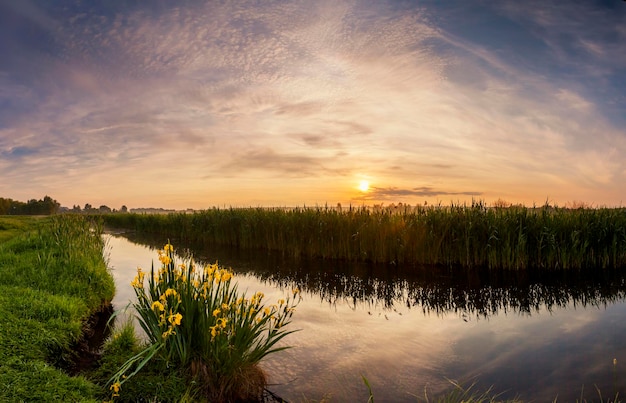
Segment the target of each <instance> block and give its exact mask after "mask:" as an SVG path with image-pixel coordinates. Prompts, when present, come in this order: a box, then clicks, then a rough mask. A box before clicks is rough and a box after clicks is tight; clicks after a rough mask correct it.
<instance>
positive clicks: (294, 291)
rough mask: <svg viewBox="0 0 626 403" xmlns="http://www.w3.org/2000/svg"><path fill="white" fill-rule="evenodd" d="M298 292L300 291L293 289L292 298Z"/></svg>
mask: <svg viewBox="0 0 626 403" xmlns="http://www.w3.org/2000/svg"><path fill="white" fill-rule="evenodd" d="M299 292H300V290H299V289H297V288H294V289H293V295H294V296H295V295H296V294H298V293H299Z"/></svg>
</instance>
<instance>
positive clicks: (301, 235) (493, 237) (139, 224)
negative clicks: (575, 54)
mask: <svg viewBox="0 0 626 403" xmlns="http://www.w3.org/2000/svg"><path fill="white" fill-rule="evenodd" d="M103 218H104V220H105V223H106V225H109V226H112V227H119V228H126V229H132V230H136V231H138V232H141V233H150V234H152V235H160V236H162V237H163V238H164V239H165V238H172V239H177V240H182V241H192V242H204V243H207V244H220V245H229V246H236V247H238V248H246V249H268V250H277V251H282V253H285V254H289V255H293V256H297V257H299V256H305V257H320V258H327V259H346V260H352V261H372V262H382V263H395V264H398V265H406V266H410V265H440V266H446V267H466V268H472V267H484V268H489V269H496V270H498V269H505V270H524V269H529V268H539V269H550V270H552V269H583V268H593V269H611V268H623V267H626V209H624V208H619V209H618V208H613V209H611V208H598V209H593V208H579V209H566V208H558V207H553V206H543V207H539V208H527V207H506V208H504V207H488V206H486V205H485V204H483V203H480V202H479V203H473V204H472V205H451V206H432V207H431V206H428V207H425V206H419V207H414V208H406V207H402V208H400V209H398V208H384V209H369V208H349V209H345V208H344V209H343V211H339V210H338V209H333V208H295V209H280V208H270V209H265V208H231V209H218V208H214V209H210V210H205V211H202V212H196V213H193V214H185V213H173V214H162V215H157V214H153V215H149V214H109V215H104V216H103Z"/></svg>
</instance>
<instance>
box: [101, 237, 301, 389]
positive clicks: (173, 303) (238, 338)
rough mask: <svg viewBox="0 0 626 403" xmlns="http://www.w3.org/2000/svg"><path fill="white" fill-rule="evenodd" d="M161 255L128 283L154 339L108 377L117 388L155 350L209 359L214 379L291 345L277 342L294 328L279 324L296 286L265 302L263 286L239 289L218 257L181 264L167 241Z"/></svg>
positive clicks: (184, 361) (289, 310) (184, 359)
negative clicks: (255, 289) (274, 301)
mask: <svg viewBox="0 0 626 403" xmlns="http://www.w3.org/2000/svg"><path fill="white" fill-rule="evenodd" d="M158 255H159V262H160V267H159V268H158V269H157V270H155V268H154V267H153V268H152V270H151V274H150V276H146V275H145V273H144V272H143V270H142V269H141V268H137V275H136V277H135V279H134V280H133V281H132V283H131V284H132V286H133V289H134V290H135V294H136V296H137V303H135V304H134V308H135V310H136V311H137V314H138V320H139V323H140V325H141V327H142V328H143V329H144V331H145V332H146V334H147V335H148V338H149V339H150V342H151V345H150V346H149V347H147V348H146V350H144V352H142V353H140V354H138V355H137V356H135V357H133V358H132V359H130V360H129V361H128V362H127V363H126V364H125V365H124V366H123V367H122V368H121V369H120V371H118V373H117V374H116V376H114V377H113V378H112V379H111V382H112V386H111V388H112V389H111V390H112V391H113V392H114V396H115V395H118V394H119V390H120V388H121V385H122V384H123V382H124V381H125V378H124V377H123V376H124V374H125V373H126V372H127V371H129V370H130V369H131V368H133V366H134V365H136V366H137V367H139V368H138V369H136V370H135V372H133V374H134V373H136V372H137V371H138V370H139V369H141V366H142V365H145V363H146V362H147V361H148V360H149V359H150V358H152V357H153V356H155V355H156V354H163V358H165V359H166V360H167V361H168V362H169V363H173V364H175V365H179V366H181V367H189V366H191V365H192V363H193V364H194V365H196V366H197V365H198V363H201V365H203V366H206V367H208V370H207V371H206V373H209V374H213V375H214V376H215V379H213V380H212V381H215V382H226V383H227V384H229V381H225V379H226V380H227V379H228V378H229V377H233V376H238V375H237V374H240V373H241V368H244V367H245V366H250V365H256V364H257V363H258V362H259V361H260V360H261V359H262V358H263V357H265V356H266V355H267V354H270V353H272V352H275V351H280V350H283V349H285V348H287V347H277V346H276V343H277V342H278V341H280V340H281V339H282V338H283V337H285V336H286V335H287V334H290V333H292V332H293V331H284V330H283V329H282V328H283V327H284V326H285V325H287V324H289V323H290V321H291V317H292V315H293V313H294V311H295V307H296V305H297V303H298V302H299V299H300V296H299V291H298V290H293V293H292V295H290V296H288V297H287V298H286V299H285V298H281V299H279V300H278V301H277V304H274V305H271V306H265V305H264V303H263V298H264V297H265V296H264V294H263V293H262V292H257V293H255V294H253V295H252V296H251V297H249V298H247V297H246V296H245V294H240V293H239V292H238V290H237V284H233V283H232V279H233V274H232V272H231V271H230V270H227V269H225V268H222V267H220V266H219V265H218V264H217V263H215V264H208V265H206V266H204V268H203V269H202V270H197V269H196V265H195V263H194V262H193V261H189V262H188V263H187V264H178V265H177V264H176V262H175V255H174V248H173V246H172V245H171V244H169V243H168V244H166V245H165V246H164V247H163V249H162V250H159V251H158ZM146 278H147V279H148V282H147V287H146V284H144V283H145V279H146ZM131 375H132V374H131ZM120 379H122V381H121V382H120ZM216 387H217V386H216Z"/></svg>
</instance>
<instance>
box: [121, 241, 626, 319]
mask: <svg viewBox="0 0 626 403" xmlns="http://www.w3.org/2000/svg"><path fill="white" fill-rule="evenodd" d="M126 236H127V237H128V238H129V239H130V240H131V241H133V242H135V243H138V244H143V245H146V246H148V247H150V248H161V247H162V246H163V245H161V243H162V242H160V241H158V240H155V239H150V238H146V237H139V236H137V235H136V234H128V235H126ZM173 242H175V241H173ZM177 247H178V248H179V250H181V251H186V253H187V254H189V255H193V256H194V258H195V259H197V260H199V261H204V262H214V261H216V260H219V261H220V263H221V264H224V265H226V266H230V267H232V268H233V270H234V271H235V272H237V273H240V274H250V275H253V276H255V277H256V278H258V279H260V280H261V281H264V282H267V283H269V284H271V285H273V286H276V287H280V288H287V289H291V288H294V287H297V288H299V289H300V290H302V291H305V292H310V293H313V294H316V295H318V296H319V297H320V298H321V300H322V301H325V302H327V303H329V304H335V303H337V301H342V302H343V303H347V304H349V305H352V306H353V307H357V306H359V305H367V306H371V305H374V306H382V307H383V308H384V309H386V310H394V309H395V310H397V309H399V308H400V307H406V308H417V309H421V310H422V312H423V313H425V314H436V315H443V314H449V313H456V314H458V315H460V316H461V317H463V318H469V317H476V318H488V317H489V316H492V315H496V314H507V313H516V314H517V313H519V314H528V315H530V314H532V313H533V312H539V311H541V310H544V309H545V310H548V311H552V310H553V309H555V308H563V307H566V306H568V305H570V304H572V305H573V306H574V307H582V308H584V307H587V306H593V307H598V306H606V304H609V303H613V302H615V301H622V300H624V298H625V296H626V277H625V276H624V273H622V272H618V271H607V272H601V273H598V272H551V273H546V272H528V271H524V272H508V273H490V272H488V271H478V270H458V271H454V270H449V269H440V268H424V267H422V268H415V267H409V268H402V267H397V266H395V265H374V264H367V263H353V262H337V261H328V260H297V259H289V258H287V257H285V256H281V255H279V254H276V253H274V254H272V253H268V252H265V251H264V252H258V251H257V252H252V253H251V252H249V251H238V250H234V249H227V248H219V247H213V248H207V247H206V245H193V244H178V243H177ZM183 253H185V252H183Z"/></svg>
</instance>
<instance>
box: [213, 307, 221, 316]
mask: <svg viewBox="0 0 626 403" xmlns="http://www.w3.org/2000/svg"><path fill="white" fill-rule="evenodd" d="M220 313H222V310H221V309H219V308H217V309H214V310H213V316H215V317H217V316H218V315H219V314H220Z"/></svg>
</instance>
